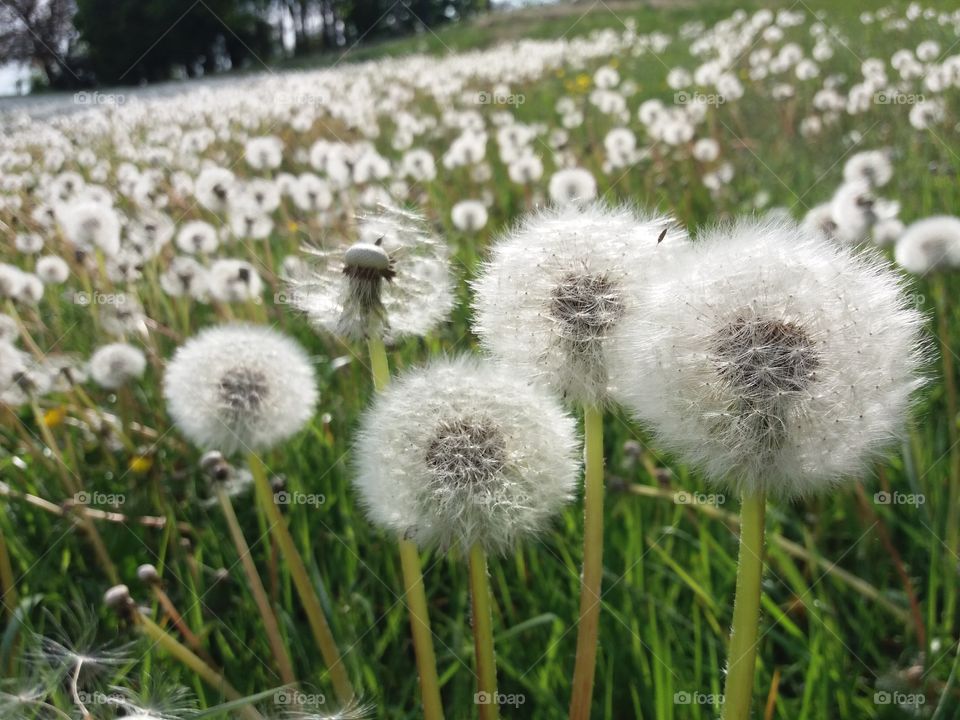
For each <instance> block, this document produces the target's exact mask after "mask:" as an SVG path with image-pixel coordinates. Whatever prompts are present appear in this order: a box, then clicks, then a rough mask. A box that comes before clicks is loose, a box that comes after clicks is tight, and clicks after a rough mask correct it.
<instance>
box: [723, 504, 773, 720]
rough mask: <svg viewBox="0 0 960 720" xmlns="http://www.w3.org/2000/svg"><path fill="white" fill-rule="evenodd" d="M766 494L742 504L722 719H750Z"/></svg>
mask: <svg viewBox="0 0 960 720" xmlns="http://www.w3.org/2000/svg"><path fill="white" fill-rule="evenodd" d="M765 516H766V497H765V495H764V493H762V492H760V493H757V494H755V495H744V496H743V498H742V500H741V505H740V556H739V558H738V560H737V595H736V599H735V600H734V603H733V628H732V629H731V631H730V650H729V655H728V658H727V684H726V687H725V688H724V704H723V720H747V719H748V718H749V717H750V701H751V699H752V696H753V680H754V670H755V667H756V660H757V634H758V631H759V628H760V592H761V591H760V580H761V577H762V576H763V533H764V519H765Z"/></svg>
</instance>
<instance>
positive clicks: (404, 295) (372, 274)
mask: <svg viewBox="0 0 960 720" xmlns="http://www.w3.org/2000/svg"><path fill="white" fill-rule="evenodd" d="M310 255H311V259H312V260H313V262H312V265H311V267H309V268H307V269H306V270H305V271H301V272H300V273H298V274H297V275H296V276H294V277H293V278H291V281H290V284H289V287H290V296H291V299H292V301H293V304H294V305H295V306H296V307H297V308H298V309H300V310H302V311H303V312H305V313H306V314H307V316H308V317H309V318H310V320H311V321H312V322H313V323H314V324H315V325H317V326H318V327H320V328H322V329H324V330H326V331H327V332H330V333H332V334H334V335H337V336H339V337H342V338H346V339H350V340H364V339H366V338H368V337H369V336H370V335H371V334H374V335H380V336H381V337H383V338H384V339H385V340H386V341H388V342H392V341H395V340H397V339H399V338H401V337H404V336H411V335H413V336H416V335H425V334H426V333H428V332H430V330H432V329H433V328H434V327H436V326H437V325H438V324H439V323H440V322H442V321H443V320H444V319H446V317H447V316H448V315H449V313H450V310H451V309H452V307H453V300H454V298H453V278H452V275H451V272H450V262H449V251H448V249H447V247H446V244H445V243H444V242H443V241H442V240H441V239H440V238H438V237H436V236H435V235H434V233H433V232H432V231H431V230H430V228H429V227H428V226H427V223H426V221H425V220H424V218H422V217H420V216H418V215H416V214H414V213H411V212H408V211H406V210H402V209H399V208H393V207H383V208H381V209H380V211H379V212H377V213H376V214H373V215H369V216H365V217H362V218H361V219H360V225H359V237H358V238H357V239H355V240H353V241H351V242H349V243H343V244H341V245H340V246H339V247H334V248H330V249H319V248H317V249H312V250H311V251H310Z"/></svg>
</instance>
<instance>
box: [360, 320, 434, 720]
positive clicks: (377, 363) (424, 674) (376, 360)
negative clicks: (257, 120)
mask: <svg viewBox="0 0 960 720" xmlns="http://www.w3.org/2000/svg"><path fill="white" fill-rule="evenodd" d="M367 347H368V349H369V352H370V367H371V368H372V374H373V384H374V386H375V387H376V389H377V391H378V392H382V391H383V390H384V389H385V388H386V387H387V385H389V384H390V363H389V362H388V360H387V351H386V348H385V347H384V345H383V340H382V339H381V338H380V336H379V335H377V334H375V333H371V334H370V339H369V340H368V341H367ZM399 546H400V565H401V567H402V569H403V589H404V596H405V598H406V605H407V608H408V609H409V611H410V633H411V635H412V636H413V649H414V653H415V654H416V656H417V670H418V672H419V674H420V694H421V696H422V699H423V716H424V719H425V720H443V703H442V702H441V700H440V678H439V677H438V676H437V657H436V653H435V652H434V649H433V633H432V632H431V630H430V611H429V608H428V606H427V594H426V591H425V590H424V584H423V568H422V566H421V564H420V553H419V552H417V546H416V545H415V544H414V543H412V542H410V541H409V540H405V539H403V538H400V539H399Z"/></svg>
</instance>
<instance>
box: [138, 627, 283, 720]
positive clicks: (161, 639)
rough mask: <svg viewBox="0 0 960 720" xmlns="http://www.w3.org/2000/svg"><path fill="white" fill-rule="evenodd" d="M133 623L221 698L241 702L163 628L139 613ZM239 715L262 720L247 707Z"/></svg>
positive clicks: (247, 719)
mask: <svg viewBox="0 0 960 720" xmlns="http://www.w3.org/2000/svg"><path fill="white" fill-rule="evenodd" d="M135 622H136V623H137V625H138V626H139V628H140V629H141V630H142V631H143V633H144V634H145V635H146V636H147V637H149V638H150V639H151V640H153V641H154V642H155V643H156V644H157V645H159V646H160V647H162V648H163V649H164V650H166V651H167V652H168V653H170V655H172V656H173V657H174V658H175V659H176V660H178V661H180V662H181V663H183V664H184V665H185V666H186V667H188V668H189V669H190V670H191V671H193V672H194V673H196V674H197V675H198V676H199V677H200V679H201V680H203V681H204V682H205V683H207V684H208V685H209V686H210V687H212V688H214V689H215V690H217V691H219V692H222V693H223V696H224V697H225V698H226V699H227V700H230V701H237V700H243V695H241V694H240V692H239V691H238V690H237V689H236V688H235V687H233V685H231V684H230V683H229V682H227V680H226V678H224V677H223V675H221V674H220V673H219V672H217V671H216V670H214V669H213V668H212V667H210V666H209V665H207V663H205V662H204V661H203V660H201V659H200V658H199V657H197V656H196V655H194V654H193V653H192V652H191V651H190V649H189V648H187V646H186V645H183V644H182V643H181V642H180V641H178V640H177V639H176V638H174V637H173V636H172V635H170V634H169V633H167V632H166V631H165V630H164V629H163V628H161V627H160V626H159V625H157V624H156V623H155V622H153V620H151V619H150V618H148V617H146V616H144V615H141V614H140V613H136V614H135ZM239 713H240V715H241V716H242V717H243V718H245V720H264V717H263V715H261V714H260V713H259V712H257V710H256V709H254V708H252V707H250V706H249V705H247V706H244V707H243V708H241V709H240V710H239Z"/></svg>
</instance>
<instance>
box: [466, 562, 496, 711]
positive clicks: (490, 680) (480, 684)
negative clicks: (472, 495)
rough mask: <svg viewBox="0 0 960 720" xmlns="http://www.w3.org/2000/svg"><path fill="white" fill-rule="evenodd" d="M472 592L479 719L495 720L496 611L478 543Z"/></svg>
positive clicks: (471, 564) (471, 580)
mask: <svg viewBox="0 0 960 720" xmlns="http://www.w3.org/2000/svg"><path fill="white" fill-rule="evenodd" d="M470 596H471V598H472V600H473V645H474V649H475V651H476V655H477V698H476V701H477V703H478V707H479V708H480V720H496V719H497V718H498V717H499V716H500V710H499V706H498V705H497V663H496V658H495V657H494V654H493V613H492V603H491V599H490V579H489V578H488V577H487V554H486V553H485V552H484V550H483V547H481V546H480V544H479V543H477V544H475V545H474V546H473V547H472V548H470Z"/></svg>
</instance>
